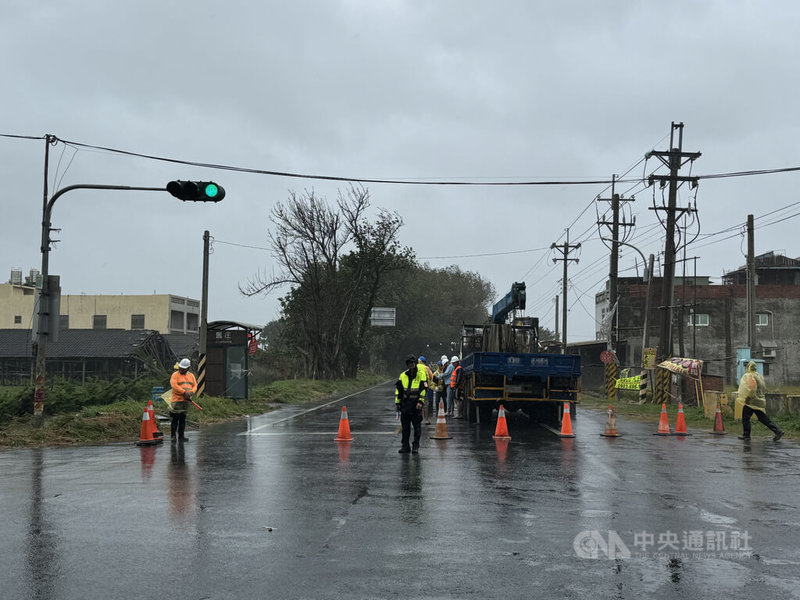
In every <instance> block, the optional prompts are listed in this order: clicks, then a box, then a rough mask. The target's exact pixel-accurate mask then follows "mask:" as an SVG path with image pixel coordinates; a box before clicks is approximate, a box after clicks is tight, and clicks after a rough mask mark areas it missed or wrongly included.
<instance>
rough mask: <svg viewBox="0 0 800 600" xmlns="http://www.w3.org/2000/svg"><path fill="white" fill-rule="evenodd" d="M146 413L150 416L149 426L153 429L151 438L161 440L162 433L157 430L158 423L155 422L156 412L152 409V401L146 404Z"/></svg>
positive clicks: (162, 437)
mask: <svg viewBox="0 0 800 600" xmlns="http://www.w3.org/2000/svg"><path fill="white" fill-rule="evenodd" d="M147 413H148V414H149V415H150V425H151V427H152V429H153V438H154V439H156V440H159V439H160V440H163V439H164V433H163V432H162V431H161V430H160V429H159V428H158V421H157V420H156V411H155V409H154V408H153V399H152V398H151V399H150V401H149V402H148V403H147Z"/></svg>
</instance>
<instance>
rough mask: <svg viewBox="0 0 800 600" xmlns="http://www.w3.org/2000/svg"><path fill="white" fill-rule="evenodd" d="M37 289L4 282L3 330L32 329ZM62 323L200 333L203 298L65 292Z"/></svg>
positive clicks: (0, 290)
mask: <svg viewBox="0 0 800 600" xmlns="http://www.w3.org/2000/svg"><path fill="white" fill-rule="evenodd" d="M35 304H36V289H35V288H33V287H30V286H23V285H14V284H10V283H5V284H0V329H30V328H31V326H32V322H33V314H34V310H35ZM60 313H61V323H62V327H63V326H66V327H68V328H69V329H154V330H156V331H158V332H160V333H196V332H197V331H198V330H199V327H200V301H199V300H194V299H192V298H186V297H183V296H174V295H172V294H153V295H152V296H135V295H130V296H126V295H117V296H105V295H97V296H90V295H85V294H80V295H62V296H61V310H60Z"/></svg>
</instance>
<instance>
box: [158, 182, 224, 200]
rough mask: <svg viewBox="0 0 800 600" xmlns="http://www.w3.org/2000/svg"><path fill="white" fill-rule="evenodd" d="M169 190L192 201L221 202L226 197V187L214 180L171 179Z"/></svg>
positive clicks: (181, 197)
mask: <svg viewBox="0 0 800 600" xmlns="http://www.w3.org/2000/svg"><path fill="white" fill-rule="evenodd" d="M167 191H168V192H169V193H170V194H172V195H173V196H175V197H176V198H179V199H181V200H191V201H192V202H219V201H220V200H222V199H223V198H224V197H225V189H224V188H223V187H222V186H219V185H217V184H216V183H214V182H213V181H170V182H169V183H168V184H167Z"/></svg>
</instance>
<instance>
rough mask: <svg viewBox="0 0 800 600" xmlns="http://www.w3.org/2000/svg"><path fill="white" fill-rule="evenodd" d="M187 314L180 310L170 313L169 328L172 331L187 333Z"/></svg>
mask: <svg viewBox="0 0 800 600" xmlns="http://www.w3.org/2000/svg"><path fill="white" fill-rule="evenodd" d="M185 315H186V313H184V312H181V311H179V310H173V311H170V315H169V328H170V330H172V331H185V329H184V322H185V319H186V317H185Z"/></svg>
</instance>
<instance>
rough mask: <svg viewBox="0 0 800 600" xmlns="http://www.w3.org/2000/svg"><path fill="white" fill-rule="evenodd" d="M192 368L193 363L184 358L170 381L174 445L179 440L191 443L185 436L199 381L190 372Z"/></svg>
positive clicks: (172, 439)
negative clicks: (187, 419) (188, 414)
mask: <svg viewBox="0 0 800 600" xmlns="http://www.w3.org/2000/svg"><path fill="white" fill-rule="evenodd" d="M191 366H192V363H191V361H190V360H189V359H188V358H184V359H183V360H181V362H179V363H178V370H177V371H175V372H174V373H173V374H172V377H170V379H169V385H170V387H171V388H172V406H171V407H170V414H171V416H172V438H171V442H172V443H173V444H174V443H175V442H176V441H178V440H180V441H181V442H188V441H189V438H187V437H186V436H185V435H184V434H183V432H184V430H185V429H186V412H187V411H188V410H189V402H191V400H192V396H193V395H194V393H195V392H196V391H197V380H196V379H195V378H194V375H193V374H192V373H190V372H189V367H191Z"/></svg>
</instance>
